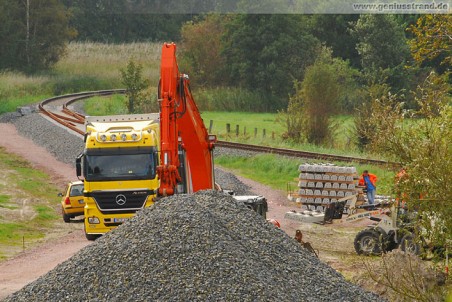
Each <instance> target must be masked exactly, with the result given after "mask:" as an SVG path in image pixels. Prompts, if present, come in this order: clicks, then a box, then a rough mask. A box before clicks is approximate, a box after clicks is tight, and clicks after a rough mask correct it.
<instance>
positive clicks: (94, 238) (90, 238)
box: [85, 233, 100, 241]
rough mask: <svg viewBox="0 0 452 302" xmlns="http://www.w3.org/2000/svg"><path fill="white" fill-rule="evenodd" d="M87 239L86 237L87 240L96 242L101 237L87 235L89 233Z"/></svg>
mask: <svg viewBox="0 0 452 302" xmlns="http://www.w3.org/2000/svg"><path fill="white" fill-rule="evenodd" d="M85 237H86V239H88V240H89V241H94V240H96V239H97V238H99V237H100V235H97V234H87V233H85Z"/></svg>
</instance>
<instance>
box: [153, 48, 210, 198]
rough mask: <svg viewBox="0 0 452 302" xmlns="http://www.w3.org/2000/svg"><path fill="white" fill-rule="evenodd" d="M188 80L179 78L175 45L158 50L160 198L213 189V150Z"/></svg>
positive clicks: (182, 77) (181, 75) (182, 75)
mask: <svg viewBox="0 0 452 302" xmlns="http://www.w3.org/2000/svg"><path fill="white" fill-rule="evenodd" d="M189 83H190V81H189V79H188V76H187V75H185V74H180V72H179V68H178V66H177V61H176V45H175V44H174V43H170V44H168V43H165V44H164V45H163V48H162V58H161V69H160V83H159V103H160V166H158V167H157V173H158V176H159V179H160V187H159V190H158V193H159V195H160V196H167V195H173V194H175V193H193V192H197V191H199V190H206V189H214V187H215V180H214V170H213V166H214V165H213V155H212V152H213V149H214V146H215V142H216V136H215V135H209V134H208V132H207V129H206V127H205V126H204V122H203V120H202V118H201V115H200V113H199V110H198V108H197V106H196V104H195V102H194V100H193V96H192V94H191V91H190V86H189Z"/></svg>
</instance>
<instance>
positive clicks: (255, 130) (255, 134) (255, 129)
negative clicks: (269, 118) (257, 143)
mask: <svg viewBox="0 0 452 302" xmlns="http://www.w3.org/2000/svg"><path fill="white" fill-rule="evenodd" d="M256 136H257V128H254V138H256Z"/></svg>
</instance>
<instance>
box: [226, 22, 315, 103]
mask: <svg viewBox="0 0 452 302" xmlns="http://www.w3.org/2000/svg"><path fill="white" fill-rule="evenodd" d="M305 18H306V16H299V15H236V16H234V18H233V19H232V20H231V21H230V22H228V24H226V25H225V28H226V31H225V34H224V37H223V43H222V44H223V52H222V54H223V55H224V57H225V60H226V67H227V71H228V75H229V76H228V78H229V82H230V83H231V84H234V85H240V86H242V87H245V88H248V89H251V90H258V91H260V92H262V93H265V94H266V95H268V96H273V97H274V98H275V99H277V100H286V97H287V95H288V94H289V93H290V92H291V91H292V89H293V82H294V80H297V79H298V80H299V79H302V78H303V75H304V70H305V69H306V67H307V66H309V65H311V64H312V63H313V62H314V60H315V56H316V53H317V51H318V50H319V49H320V43H319V41H318V40H317V39H316V38H314V37H313V36H312V35H311V34H309V32H308V30H307V28H306V27H305Z"/></svg>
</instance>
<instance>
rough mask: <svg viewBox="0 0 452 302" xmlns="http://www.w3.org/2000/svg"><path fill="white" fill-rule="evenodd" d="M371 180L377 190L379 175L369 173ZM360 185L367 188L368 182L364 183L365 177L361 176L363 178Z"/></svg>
mask: <svg viewBox="0 0 452 302" xmlns="http://www.w3.org/2000/svg"><path fill="white" fill-rule="evenodd" d="M369 180H370V182H371V183H372V184H373V185H374V187H375V188H376V187H377V185H376V183H377V175H375V174H372V173H369ZM359 185H360V186H365V185H366V182H365V181H364V175H361V178H360V179H359Z"/></svg>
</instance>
